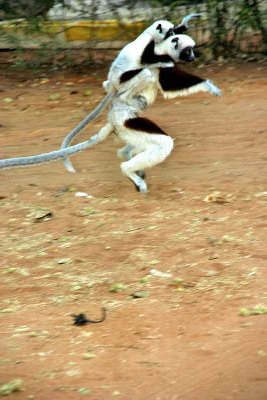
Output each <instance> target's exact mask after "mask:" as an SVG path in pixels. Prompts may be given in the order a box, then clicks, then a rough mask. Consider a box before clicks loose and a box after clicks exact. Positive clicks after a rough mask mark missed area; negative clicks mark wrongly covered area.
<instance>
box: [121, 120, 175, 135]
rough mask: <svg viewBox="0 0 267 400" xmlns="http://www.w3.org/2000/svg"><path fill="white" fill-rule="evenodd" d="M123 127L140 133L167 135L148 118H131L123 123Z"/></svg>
mask: <svg viewBox="0 0 267 400" xmlns="http://www.w3.org/2000/svg"><path fill="white" fill-rule="evenodd" d="M124 125H125V127H126V128H128V129H133V130H135V131H142V132H146V133H154V134H161V135H166V136H168V134H167V133H166V132H164V131H163V130H162V129H161V128H160V127H159V126H158V125H157V124H155V122H153V121H150V119H148V118H142V117H137V118H131V119H127V120H126V121H125V124H124Z"/></svg>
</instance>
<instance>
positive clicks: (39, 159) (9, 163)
mask: <svg viewBox="0 0 267 400" xmlns="http://www.w3.org/2000/svg"><path fill="white" fill-rule="evenodd" d="M112 132H113V126H112V125H111V124H109V123H108V124H107V125H105V126H104V127H103V128H102V129H100V131H99V132H98V133H97V134H96V135H94V136H92V137H91V139H90V140H87V141H85V142H82V143H79V144H76V145H74V146H71V147H68V148H66V149H61V150H56V151H51V152H50V153H44V154H39V155H36V156H29V157H15V158H6V159H4V160H0V169H4V168H12V167H27V166H31V165H36V164H43V163H46V162H49V161H57V160H60V159H62V158H65V157H67V156H71V155H73V154H75V153H78V152H79V151H83V150H85V149H88V148H89V147H92V146H94V145H95V144H97V143H99V142H102V141H103V140H105V139H106V138H107V137H108V135H109V134H110V133H112Z"/></svg>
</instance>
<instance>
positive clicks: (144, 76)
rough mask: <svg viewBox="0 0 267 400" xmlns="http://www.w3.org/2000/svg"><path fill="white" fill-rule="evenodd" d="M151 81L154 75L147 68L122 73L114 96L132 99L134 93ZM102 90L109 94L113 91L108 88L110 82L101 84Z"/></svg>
mask: <svg viewBox="0 0 267 400" xmlns="http://www.w3.org/2000/svg"><path fill="white" fill-rule="evenodd" d="M151 80H154V81H155V74H154V73H153V72H152V71H151V70H150V69H148V68H139V69H134V70H130V71H127V72H124V73H123V74H122V75H121V77H120V83H119V85H118V86H117V87H116V96H117V97H118V96H119V97H120V98H121V99H123V100H125V99H126V98H129V97H133V96H134V95H135V94H136V93H138V92H140V91H141V90H143V89H144V88H145V87H146V86H147V84H148V83H149V82H151ZM103 86H104V88H105V89H106V91H107V92H108V93H109V92H110V91H112V90H114V88H112V87H110V82H109V81H105V82H104V83H103Z"/></svg>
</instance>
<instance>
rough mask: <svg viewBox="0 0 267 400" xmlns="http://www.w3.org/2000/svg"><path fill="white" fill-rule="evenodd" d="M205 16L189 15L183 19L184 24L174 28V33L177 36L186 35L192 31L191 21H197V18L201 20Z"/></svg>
mask: <svg viewBox="0 0 267 400" xmlns="http://www.w3.org/2000/svg"><path fill="white" fill-rule="evenodd" d="M202 15H203V14H189V15H187V16H186V17H184V18H183V19H182V22H181V23H180V24H178V25H176V26H175V27H174V28H173V31H174V33H175V34H176V35H179V34H181V33H185V32H186V31H187V30H188V29H190V26H189V21H191V19H195V18H200V17H202Z"/></svg>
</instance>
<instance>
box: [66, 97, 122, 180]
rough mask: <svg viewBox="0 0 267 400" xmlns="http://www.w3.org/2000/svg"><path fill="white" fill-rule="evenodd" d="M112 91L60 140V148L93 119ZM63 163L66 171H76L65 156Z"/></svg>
mask: <svg viewBox="0 0 267 400" xmlns="http://www.w3.org/2000/svg"><path fill="white" fill-rule="evenodd" d="M113 95H114V93H109V94H107V95H106V96H105V97H104V99H103V100H102V101H101V102H100V103H99V104H98V106H97V107H96V108H95V109H94V111H92V112H91V113H90V114H89V115H87V117H86V118H85V119H84V120H83V121H81V122H80V123H79V124H78V125H77V126H76V127H75V128H74V129H72V131H71V132H70V133H68V135H67V136H66V137H65V139H64V140H63V142H62V145H61V149H66V148H67V147H69V146H70V144H71V142H72V140H73V139H74V137H75V136H76V135H78V133H79V132H80V131H81V130H82V129H84V128H85V127H86V125H88V124H89V122H91V121H92V120H93V119H95V118H96V117H97V116H98V114H100V112H101V111H102V110H103V109H104V108H105V107H106V106H107V105H108V104H109V103H110V101H111V99H112V97H113ZM64 165H65V168H66V169H67V171H69V172H76V171H75V169H74V167H73V165H72V163H71V161H70V160H69V159H68V158H67V157H66V158H65V159H64Z"/></svg>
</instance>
